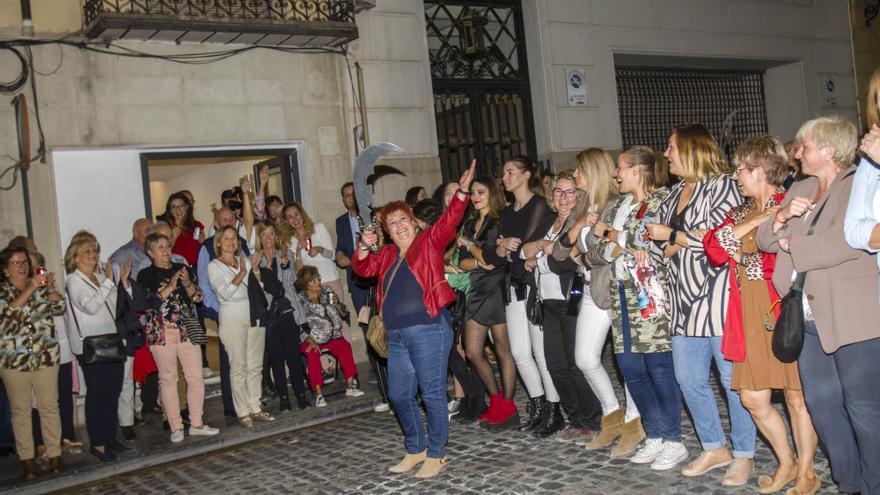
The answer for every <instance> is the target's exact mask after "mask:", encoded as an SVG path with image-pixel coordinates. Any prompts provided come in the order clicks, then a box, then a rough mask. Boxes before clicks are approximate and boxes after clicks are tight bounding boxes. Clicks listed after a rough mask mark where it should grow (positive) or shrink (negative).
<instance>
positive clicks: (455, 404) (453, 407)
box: [446, 397, 461, 419]
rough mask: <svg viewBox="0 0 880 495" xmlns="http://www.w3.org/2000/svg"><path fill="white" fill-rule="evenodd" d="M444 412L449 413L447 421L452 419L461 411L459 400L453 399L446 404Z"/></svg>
mask: <svg viewBox="0 0 880 495" xmlns="http://www.w3.org/2000/svg"><path fill="white" fill-rule="evenodd" d="M446 410H447V411H449V419H452V417H453V416H455V415H456V414H458V412H459V411H461V399H460V398H458V397H453V398H452V400H451V401H449V402H447V403H446Z"/></svg>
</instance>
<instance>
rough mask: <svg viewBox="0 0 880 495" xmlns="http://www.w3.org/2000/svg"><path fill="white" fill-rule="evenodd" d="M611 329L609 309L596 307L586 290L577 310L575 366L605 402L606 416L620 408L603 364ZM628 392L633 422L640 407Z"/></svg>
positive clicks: (604, 411) (627, 416) (628, 415)
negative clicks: (604, 350) (603, 352)
mask: <svg viewBox="0 0 880 495" xmlns="http://www.w3.org/2000/svg"><path fill="white" fill-rule="evenodd" d="M609 329H611V317H610V316H609V314H608V311H607V310H604V309H601V308H599V307H598V306H596V303H594V302H593V298H592V297H591V296H590V292H589V290H585V291H584V297H583V299H581V307H580V311H579V312H578V319H577V336H576V338H575V344H574V360H575V365H576V366H577V367H578V369H580V370H581V372H582V373H583V374H584V377H586V379H587V382H589V384H590V388H592V389H593V393H595V394H596V397H598V398H599V402H601V403H602V415H604V416H607V415H608V414H610V413H612V412H614V411H616V410H617V409H619V408H620V403H619V402H618V401H617V394H615V393H614V387H613V386H612V385H611V378H610V377H609V376H608V372H607V371H605V367H604V366H602V349H603V348H604V347H605V340H606V339H607V338H608V330H609ZM625 393H626V418H625V420H626V421H631V420H633V419H635V418H638V417H639V410H638V408H637V407H636V403H635V402H633V400H632V399H631V398H630V396H629V389H626V388H625Z"/></svg>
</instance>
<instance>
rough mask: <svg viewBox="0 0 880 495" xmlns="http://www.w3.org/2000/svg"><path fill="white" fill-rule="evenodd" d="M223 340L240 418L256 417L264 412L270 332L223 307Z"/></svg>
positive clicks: (221, 334)
mask: <svg viewBox="0 0 880 495" xmlns="http://www.w3.org/2000/svg"><path fill="white" fill-rule="evenodd" d="M218 333H219V334H220V341H221V342H223V347H225V348H226V354H227V355H228V356H229V385H230V388H231V389H232V404H233V406H234V407H235V414H237V415H238V417H240V418H241V417H244V416H249V415H251V414H256V413H258V412H260V411H261V410H262V406H261V405H260V396H261V395H262V393H263V386H262V380H263V375H262V373H263V349H264V348H265V346H266V329H265V328H263V327H252V326H251V322H250V316H249V315H247V314H244V315H242V314H239V313H237V312H231V311H230V312H224V311H223V308H220V328H219V330H218Z"/></svg>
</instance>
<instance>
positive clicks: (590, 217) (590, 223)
mask: <svg viewBox="0 0 880 495" xmlns="http://www.w3.org/2000/svg"><path fill="white" fill-rule="evenodd" d="M581 223H583V226H584V227H595V226H596V225H597V224H598V223H599V214H598V213H596V212H595V211H591V212H589V213H587V214H586V215H585V216H584V218H583V219H581ZM606 228H607V227H606Z"/></svg>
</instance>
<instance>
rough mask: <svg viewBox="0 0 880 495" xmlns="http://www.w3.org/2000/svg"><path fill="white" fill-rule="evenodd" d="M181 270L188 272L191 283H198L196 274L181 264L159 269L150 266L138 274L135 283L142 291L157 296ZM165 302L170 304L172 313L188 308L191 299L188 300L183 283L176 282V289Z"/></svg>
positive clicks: (172, 264)
mask: <svg viewBox="0 0 880 495" xmlns="http://www.w3.org/2000/svg"><path fill="white" fill-rule="evenodd" d="M181 268H185V269H186V271H188V272H189V279H190V280H191V281H192V283H194V284H196V283H198V281H197V280H196V274H195V273H193V270H192V268H190V267H188V266H186V265H184V264H182V263H171V268H159V267H158V266H156V265H150V266H148V267H146V268H144V269H143V270H141V271H140V273H138V278H137V281H138V283H139V284H140V285H141V287H143V288H144V289H147V290H148V291H150V292H154V293H156V294H158V293H159V291H161V290H162V289H164V288H165V287H167V286H168V283H169V282H170V281H171V278H172V277H174V274H175V273H177V272H178V271H180V269H181ZM165 300H166V301H170V302H171V306H172V308H169V309H171V310H172V311H174V310H176V309H180V308H182V307H188V306H189V305H191V304H192V299H190V297H189V294H187V293H186V288H184V287H183V281H178V282H177V288H176V289H175V290H174V292H172V293H171V295H170V296H169V297H168V298H166V299H165ZM175 312H177V311H175Z"/></svg>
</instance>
